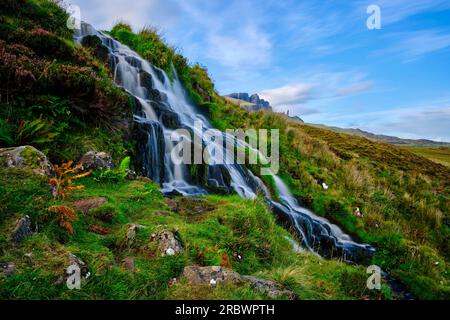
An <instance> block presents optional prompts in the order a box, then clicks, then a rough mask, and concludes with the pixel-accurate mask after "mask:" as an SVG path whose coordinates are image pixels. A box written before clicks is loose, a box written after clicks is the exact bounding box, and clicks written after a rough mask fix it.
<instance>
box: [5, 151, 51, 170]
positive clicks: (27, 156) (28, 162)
mask: <svg viewBox="0 0 450 320" xmlns="http://www.w3.org/2000/svg"><path fill="white" fill-rule="evenodd" d="M0 166H1V167H5V168H18V169H22V170H27V171H31V172H32V173H34V174H39V175H42V176H53V175H54V174H55V171H54V168H53V165H52V164H51V163H50V161H49V160H48V159H47V157H46V156H45V154H43V153H42V152H41V151H39V150H37V149H36V148H34V147H32V146H20V147H14V148H4V149H0Z"/></svg>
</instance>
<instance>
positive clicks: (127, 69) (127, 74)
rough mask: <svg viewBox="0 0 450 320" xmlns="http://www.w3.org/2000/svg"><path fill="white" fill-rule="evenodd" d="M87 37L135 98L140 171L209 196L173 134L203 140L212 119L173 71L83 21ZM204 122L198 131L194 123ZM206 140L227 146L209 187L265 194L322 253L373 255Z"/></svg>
mask: <svg viewBox="0 0 450 320" xmlns="http://www.w3.org/2000/svg"><path fill="white" fill-rule="evenodd" d="M86 36H97V37H98V38H100V39H101V41H102V43H103V45H104V46H105V47H106V48H108V50H109V57H110V58H109V61H110V65H111V68H112V70H113V72H114V80H115V82H116V84H117V85H118V86H120V87H122V88H123V89H124V90H125V91H127V92H128V93H129V94H130V96H132V97H133V98H134V100H135V104H136V108H135V111H134V120H135V122H136V124H137V127H138V129H137V134H136V136H137V139H138V145H139V146H138V152H139V157H140V163H141V165H142V171H143V173H144V174H146V175H147V176H148V177H150V178H151V179H152V180H153V181H155V182H159V183H160V184H161V186H162V191H163V192H164V193H166V194H168V193H175V194H181V195H189V196H196V195H205V194H207V190H206V189H205V188H204V187H200V186H198V185H196V184H195V183H193V182H192V177H191V175H190V171H189V167H188V166H187V165H185V164H182V163H181V164H175V163H174V162H173V161H172V159H171V156H170V151H171V150H172V148H173V147H174V145H173V142H172V141H171V139H170V137H171V135H172V134H173V133H174V130H175V129H178V128H185V129H187V130H188V131H189V132H193V133H194V135H196V136H197V137H201V139H204V138H203V132H204V130H206V129H209V128H212V126H211V125H210V123H209V122H208V120H207V119H205V117H204V116H202V115H201V114H200V113H199V112H198V111H197V110H196V108H195V107H194V106H193V105H192V104H191V103H190V102H189V100H188V99H187V97H186V94H185V91H184V89H183V86H182V85H181V82H180V81H179V79H178V77H177V74H176V72H175V70H173V72H172V73H173V77H172V78H173V79H169V77H168V76H167V74H166V73H165V72H164V71H163V70H161V69H159V68H156V67H155V66H153V65H151V64H149V63H148V62H147V61H146V60H144V59H142V58H141V57H140V56H139V55H138V54H137V53H135V52H134V51H132V50H131V49H130V48H128V47H127V46H124V45H123V44H121V43H119V42H118V41H116V40H114V39H113V38H111V37H110V36H108V35H106V34H104V33H102V32H99V31H97V30H95V29H94V28H93V27H91V26H90V25H88V24H86V23H82V25H81V30H79V32H78V33H77V34H76V40H77V41H78V42H79V43H81V42H82V39H83V38H84V37H86ZM196 120H197V121H201V122H202V124H203V126H202V128H201V129H199V128H198V127H197V126H195V125H194V122H195V121H196ZM222 135H223V141H229V140H232V141H234V143H235V144H237V145H239V146H244V147H249V146H248V144H246V143H245V142H243V141H236V138H235V137H234V136H231V135H228V134H226V133H222ZM200 142H201V143H202V144H211V143H212V144H215V145H214V148H213V149H216V150H223V151H222V152H219V153H221V154H220V155H219V154H215V153H210V154H209V156H210V158H212V160H213V161H212V162H211V163H212V164H210V165H208V170H207V186H209V187H216V188H217V187H221V188H225V189H227V190H233V191H234V192H236V193H237V194H239V195H240V196H241V197H245V198H254V197H256V195H257V194H262V195H264V196H265V197H266V201H267V202H268V204H269V205H270V206H271V208H272V210H273V212H275V213H276V214H277V216H278V218H279V219H280V220H281V221H282V222H284V223H287V224H289V226H291V227H294V229H295V231H296V232H297V234H298V238H299V240H300V241H301V242H302V243H303V245H304V246H305V247H306V248H308V249H310V250H311V251H313V252H316V253H318V254H319V255H321V256H324V257H330V258H331V257H337V258H341V259H343V260H345V261H351V262H362V261H364V260H365V258H367V257H369V256H371V254H372V253H373V250H374V249H373V248H372V247H370V246H368V245H361V244H358V243H356V242H354V241H352V240H351V238H350V236H348V235H346V234H345V233H343V232H342V230H341V229H339V228H338V227H337V226H336V225H333V224H331V223H330V222H329V221H327V220H326V219H323V218H321V217H318V216H317V215H315V214H314V213H312V212H311V211H309V210H307V209H305V208H303V207H301V206H300V205H299V204H298V203H297V201H296V199H295V198H294V197H293V196H292V195H291V193H290V192H289V190H288V188H287V186H286V185H285V184H284V183H283V181H282V180H281V179H280V178H279V177H278V176H276V175H274V176H273V179H274V182H275V186H276V189H277V193H278V195H277V196H278V198H279V199H280V200H281V202H282V203H278V202H276V201H273V200H272V199H271V198H270V194H269V192H268V191H267V188H266V187H265V186H264V184H263V183H262V181H261V180H260V179H259V178H258V177H256V176H254V175H253V174H252V173H251V172H250V171H249V170H248V169H246V168H245V167H244V166H242V165H239V164H234V163H233V164H230V163H229V162H227V161H225V164H220V165H217V164H214V162H216V163H222V162H220V161H214V160H215V158H217V157H219V156H225V158H229V157H231V155H230V153H229V152H230V151H229V150H227V149H226V148H224V146H223V145H218V144H217V142H214V141H205V140H200Z"/></svg>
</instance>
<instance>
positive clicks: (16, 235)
mask: <svg viewBox="0 0 450 320" xmlns="http://www.w3.org/2000/svg"><path fill="white" fill-rule="evenodd" d="M31 233H32V231H31V219H30V217H29V216H25V217H23V218H21V219H19V220H17V222H16V227H15V228H14V231H13V232H12V234H11V239H12V241H13V242H14V243H15V244H19V243H21V242H22V241H23V240H24V239H25V238H27V237H28V236H29V235H30V234H31Z"/></svg>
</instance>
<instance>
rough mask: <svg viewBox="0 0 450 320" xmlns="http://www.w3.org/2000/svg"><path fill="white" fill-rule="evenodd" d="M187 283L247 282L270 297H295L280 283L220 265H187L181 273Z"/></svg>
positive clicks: (291, 298)
mask: <svg viewBox="0 0 450 320" xmlns="http://www.w3.org/2000/svg"><path fill="white" fill-rule="evenodd" d="M181 276H182V277H184V278H185V279H186V280H187V282H188V283H189V284H192V285H205V284H209V285H216V284H219V283H225V282H231V283H235V284H238V283H249V284H250V286H251V287H252V288H253V289H254V290H255V291H258V292H261V293H263V294H265V295H267V296H269V297H270V298H273V299H278V298H281V297H287V298H288V299H290V300H294V299H296V295H295V293H294V292H292V291H290V290H287V289H286V288H284V287H283V286H282V285H281V284H279V283H277V282H275V281H272V280H266V279H262V278H257V277H253V276H241V275H240V274H239V273H237V272H236V271H233V270H230V269H226V268H223V267H220V266H211V267H200V266H187V267H185V268H184V270H183V273H182V275H181Z"/></svg>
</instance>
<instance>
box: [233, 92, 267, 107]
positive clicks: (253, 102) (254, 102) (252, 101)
mask: <svg viewBox="0 0 450 320" xmlns="http://www.w3.org/2000/svg"><path fill="white" fill-rule="evenodd" d="M225 97H230V98H233V99H238V100H242V101H246V102H248V103H249V105H243V107H244V108H246V109H247V110H249V111H259V110H272V107H271V106H270V103H269V101H266V100H264V99H261V98H260V97H259V95H258V94H256V93H255V94H252V95H251V96H250V95H249V94H248V93H246V92H239V93H231V94H228V95H226V96H225Z"/></svg>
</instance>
